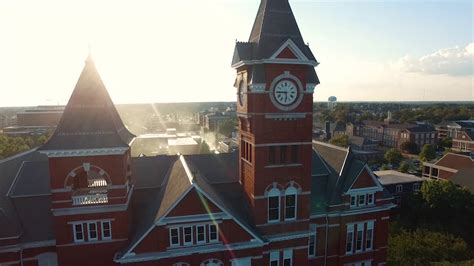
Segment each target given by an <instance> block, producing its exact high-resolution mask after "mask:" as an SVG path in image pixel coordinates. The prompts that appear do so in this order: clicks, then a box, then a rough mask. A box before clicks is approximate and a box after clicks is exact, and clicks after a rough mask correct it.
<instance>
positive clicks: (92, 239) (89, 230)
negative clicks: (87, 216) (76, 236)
mask: <svg viewBox="0 0 474 266" xmlns="http://www.w3.org/2000/svg"><path fill="white" fill-rule="evenodd" d="M92 224H95V237H91V225H92ZM87 238H88V240H89V241H97V240H99V230H98V226H97V222H88V223H87Z"/></svg>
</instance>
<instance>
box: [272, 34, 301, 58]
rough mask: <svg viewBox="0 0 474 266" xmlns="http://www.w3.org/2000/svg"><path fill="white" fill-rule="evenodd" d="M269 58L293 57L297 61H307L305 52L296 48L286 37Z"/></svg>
mask: <svg viewBox="0 0 474 266" xmlns="http://www.w3.org/2000/svg"><path fill="white" fill-rule="evenodd" d="M270 59H277V60H278V59H284V60H288V59H293V60H299V61H308V58H307V57H306V56H305V54H304V53H303V52H302V51H301V50H300V49H299V48H298V46H297V45H296V44H295V43H294V42H293V41H292V40H291V39H288V40H287V41H286V42H284V43H283V44H282V45H281V46H280V48H278V49H277V50H276V51H275V52H274V53H273V55H272V56H271V57H270Z"/></svg>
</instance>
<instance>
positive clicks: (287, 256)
mask: <svg viewBox="0 0 474 266" xmlns="http://www.w3.org/2000/svg"><path fill="white" fill-rule="evenodd" d="M286 259H290V266H292V265H293V250H292V249H285V250H284V251H283V265H285V260H286Z"/></svg>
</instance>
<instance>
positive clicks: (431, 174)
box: [423, 153, 474, 180]
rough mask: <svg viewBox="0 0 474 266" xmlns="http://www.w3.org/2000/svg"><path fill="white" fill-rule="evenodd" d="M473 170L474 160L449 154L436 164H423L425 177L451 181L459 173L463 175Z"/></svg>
mask: <svg viewBox="0 0 474 266" xmlns="http://www.w3.org/2000/svg"><path fill="white" fill-rule="evenodd" d="M472 169H474V159H473V158H472V157H471V156H469V155H463V154H456V153H447V154H446V155H444V156H443V157H442V158H441V159H439V160H437V161H436V162H425V163H423V177H428V178H433V179H446V180H451V179H452V178H453V177H454V176H455V175H457V174H458V173H461V174H462V173H464V172H466V171H472ZM471 178H474V176H472V177H471Z"/></svg>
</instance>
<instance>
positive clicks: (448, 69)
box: [393, 43, 474, 76]
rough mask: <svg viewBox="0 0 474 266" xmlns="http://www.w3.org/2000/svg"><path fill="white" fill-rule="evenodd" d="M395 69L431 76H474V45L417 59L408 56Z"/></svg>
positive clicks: (453, 48)
mask: <svg viewBox="0 0 474 266" xmlns="http://www.w3.org/2000/svg"><path fill="white" fill-rule="evenodd" d="M393 67H395V68H398V69H399V70H401V71H404V72H417V73H423V74H431V75H449V76H468V75H473V74H474V43H470V44H468V45H467V46H465V47H459V46H456V47H452V48H445V49H441V50H439V51H436V52H434V53H432V54H428V55H425V56H422V57H420V58H416V57H413V56H410V55H406V56H404V57H402V58H400V59H399V60H398V61H397V62H396V63H394V64H393Z"/></svg>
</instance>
